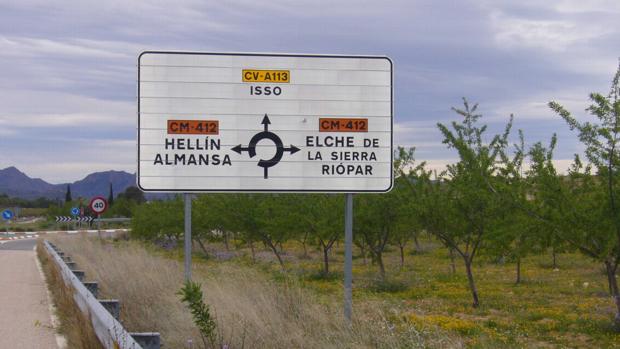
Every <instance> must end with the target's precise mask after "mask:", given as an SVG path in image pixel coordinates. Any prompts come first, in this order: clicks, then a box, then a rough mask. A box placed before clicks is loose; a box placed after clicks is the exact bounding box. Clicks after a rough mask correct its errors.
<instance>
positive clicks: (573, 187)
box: [533, 66, 620, 329]
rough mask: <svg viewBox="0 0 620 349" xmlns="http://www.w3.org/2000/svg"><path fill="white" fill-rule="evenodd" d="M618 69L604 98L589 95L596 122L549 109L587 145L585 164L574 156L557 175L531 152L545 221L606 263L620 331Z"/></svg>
mask: <svg viewBox="0 0 620 349" xmlns="http://www.w3.org/2000/svg"><path fill="white" fill-rule="evenodd" d="M619 80H620V66H619V67H618V70H617V72H616V74H615V76H614V79H613V82H612V87H611V91H610V93H609V94H608V95H607V96H604V95H602V94H599V93H592V94H591V95H590V99H591V101H592V104H591V105H590V107H589V108H588V109H587V111H588V112H589V113H590V115H592V116H594V117H595V119H596V120H597V121H596V122H580V121H578V120H577V119H576V118H575V117H573V116H572V114H571V113H570V112H569V111H568V110H566V109H565V108H564V107H563V106H561V105H560V104H559V103H557V102H550V103H549V106H550V108H551V109H553V110H554V111H555V112H556V113H557V114H558V115H559V116H560V117H562V119H564V121H566V123H567V124H568V125H569V127H570V129H571V130H576V131H577V133H578V135H579V140H580V141H581V142H582V143H583V144H584V145H585V157H586V159H587V160H588V163H587V164H583V162H582V161H581V159H580V157H579V156H578V155H575V161H574V163H573V165H572V167H571V169H570V170H569V173H568V176H566V177H560V176H557V174H556V173H555V169H554V168H553V164H552V163H550V161H547V160H548V159H547V157H546V156H545V154H544V152H543V151H542V150H541V149H540V147H539V148H537V149H534V150H533V159H534V162H535V166H536V169H537V173H536V177H537V182H538V184H539V187H538V189H539V191H538V192H537V194H538V195H539V196H541V197H542V198H543V200H544V203H545V209H546V211H545V212H544V216H543V218H544V219H545V221H547V222H549V223H551V224H552V226H553V227H554V229H555V231H556V232H557V233H558V235H560V236H561V237H562V238H563V239H565V240H566V241H568V242H569V243H570V244H572V245H573V246H575V247H576V248H577V249H579V251H581V252H582V253H584V254H585V255H587V256H589V257H591V258H593V259H595V260H597V261H599V262H602V263H603V264H604V265H605V270H606V274H607V281H608V285H609V290H610V293H611V295H612V297H613V299H614V301H615V305H616V316H615V325H616V326H617V327H618V328H619V329H620V293H619V292H618V281H617V278H616V272H617V269H618V264H619V262H620V202H619V200H620V197H619V195H620V156H619V151H620V149H618V148H620V98H619V97H620V83H619Z"/></svg>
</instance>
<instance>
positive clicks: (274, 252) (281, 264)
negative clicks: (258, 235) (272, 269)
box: [265, 241, 284, 269]
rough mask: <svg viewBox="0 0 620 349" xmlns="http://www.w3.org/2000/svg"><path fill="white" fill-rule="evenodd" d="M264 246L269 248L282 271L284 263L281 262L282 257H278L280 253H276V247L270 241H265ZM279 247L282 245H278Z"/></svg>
mask: <svg viewBox="0 0 620 349" xmlns="http://www.w3.org/2000/svg"><path fill="white" fill-rule="evenodd" d="M265 244H266V245H267V246H269V248H271V251H273V254H275V255H276V258H278V262H280V266H281V267H282V269H284V261H283V260H282V257H281V256H280V253H279V252H278V247H277V246H276V245H274V244H273V242H271V241H265ZM280 246H282V245H281V244H280Z"/></svg>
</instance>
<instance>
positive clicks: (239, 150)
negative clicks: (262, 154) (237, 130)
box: [231, 144, 256, 157]
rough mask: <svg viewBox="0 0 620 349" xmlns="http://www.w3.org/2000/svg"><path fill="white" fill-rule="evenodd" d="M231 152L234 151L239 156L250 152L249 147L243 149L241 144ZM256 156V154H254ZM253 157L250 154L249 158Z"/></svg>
mask: <svg viewBox="0 0 620 349" xmlns="http://www.w3.org/2000/svg"><path fill="white" fill-rule="evenodd" d="M231 150H233V151H236V152H237V153H239V154H241V153H243V152H244V151H247V152H250V148H249V147H244V146H242V145H241V144H239V145H238V146H236V147H234V148H232V149H231ZM254 155H256V154H254ZM254 155H252V154H250V157H254Z"/></svg>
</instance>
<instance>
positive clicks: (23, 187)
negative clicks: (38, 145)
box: [0, 167, 136, 199]
mask: <svg viewBox="0 0 620 349" xmlns="http://www.w3.org/2000/svg"><path fill="white" fill-rule="evenodd" d="M110 183H111V184H112V190H113V191H114V195H115V196H116V195H118V194H120V193H122V192H123V191H125V189H127V187H130V186H135V185H136V176H135V174H131V173H127V172H124V171H104V172H95V173H91V174H89V175H88V176H86V177H84V179H81V180H79V181H76V182H73V183H63V184H51V183H48V182H46V181H44V180H42V179H40V178H30V177H29V176H28V175H26V174H25V173H23V172H21V171H20V170H18V169H17V168H15V167H7V168H5V169H2V170H0V194H7V195H8V196H12V197H18V198H22V199H36V198H39V197H44V198H48V199H57V198H58V199H64V198H65V193H66V192H67V185H71V196H72V197H73V198H78V197H84V198H90V197H93V196H97V195H101V196H103V197H108V194H109V191H110Z"/></svg>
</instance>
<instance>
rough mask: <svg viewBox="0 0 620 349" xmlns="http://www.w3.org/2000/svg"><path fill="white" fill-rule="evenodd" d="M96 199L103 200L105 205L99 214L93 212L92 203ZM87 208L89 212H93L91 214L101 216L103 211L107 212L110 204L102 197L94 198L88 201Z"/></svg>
mask: <svg viewBox="0 0 620 349" xmlns="http://www.w3.org/2000/svg"><path fill="white" fill-rule="evenodd" d="M97 199H101V200H103V202H104V203H105V209H104V210H103V211H101V212H95V210H93V202H94V201H95V200H97ZM88 208H90V210H91V211H93V213H95V214H97V215H102V214H104V213H105V211H107V210H108V209H109V208H110V203H108V200H107V199H106V198H104V197H103V196H94V197H93V198H92V199H90V201H89V202H88Z"/></svg>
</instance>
